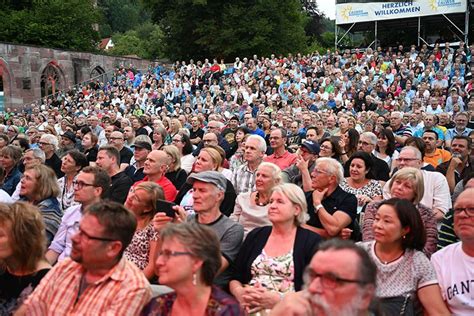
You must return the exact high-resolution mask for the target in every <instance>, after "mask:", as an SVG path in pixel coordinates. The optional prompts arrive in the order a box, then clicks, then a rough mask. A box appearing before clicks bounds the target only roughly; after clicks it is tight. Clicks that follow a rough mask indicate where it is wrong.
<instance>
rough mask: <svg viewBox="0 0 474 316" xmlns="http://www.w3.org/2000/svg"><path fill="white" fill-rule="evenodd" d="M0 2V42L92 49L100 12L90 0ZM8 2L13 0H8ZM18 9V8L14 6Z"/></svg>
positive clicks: (94, 46)
mask: <svg viewBox="0 0 474 316" xmlns="http://www.w3.org/2000/svg"><path fill="white" fill-rule="evenodd" d="M7 2H8V1H4V2H2V8H1V10H0V21H2V27H1V28H0V41H7V42H13V43H22V44H33V45H40V46H47V47H54V48H64V49H72V50H86V51H93V50H95V49H96V45H97V43H98V40H99V34H98V32H97V31H96V30H95V29H94V25H96V23H98V22H99V20H100V14H99V12H98V11H97V10H96V9H95V8H94V6H93V3H92V0H69V1H62V0H43V1H23V3H22V4H21V5H19V6H18V5H17V6H12V5H8V4H7ZM11 2H12V3H13V2H15V1H11ZM18 8H19V9H18Z"/></svg>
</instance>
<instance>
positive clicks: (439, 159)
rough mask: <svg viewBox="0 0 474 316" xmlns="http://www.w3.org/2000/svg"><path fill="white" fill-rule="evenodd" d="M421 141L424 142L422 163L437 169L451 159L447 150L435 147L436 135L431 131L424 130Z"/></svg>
mask: <svg viewBox="0 0 474 316" xmlns="http://www.w3.org/2000/svg"><path fill="white" fill-rule="evenodd" d="M422 139H423V141H424V142H425V155H424V157H423V162H425V163H427V164H430V165H432V166H433V167H435V168H436V167H438V165H440V164H442V163H443V162H446V161H448V160H450V159H451V153H450V152H449V151H447V150H444V149H442V148H438V147H437V143H438V134H437V133H436V132H435V131H433V130H430V129H428V130H425V131H424V132H423V135H422Z"/></svg>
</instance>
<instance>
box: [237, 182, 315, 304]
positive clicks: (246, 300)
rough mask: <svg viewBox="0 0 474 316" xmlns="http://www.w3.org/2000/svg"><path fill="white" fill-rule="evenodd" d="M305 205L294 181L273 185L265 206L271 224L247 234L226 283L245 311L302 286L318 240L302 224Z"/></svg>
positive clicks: (304, 219) (303, 195) (275, 302)
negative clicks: (231, 275) (305, 270)
mask: <svg viewBox="0 0 474 316" xmlns="http://www.w3.org/2000/svg"><path fill="white" fill-rule="evenodd" d="M307 208H308V206H307V203H306V198H305V194H304V192H303V190H302V189H301V188H300V187H298V186H297V185H296V184H292V183H285V184H280V185H278V186H276V187H274V188H273V190H272V195H271V198H270V200H269V207H268V219H269V220H270V222H271V225H267V226H264V227H259V228H255V229H254V230H252V231H251V232H250V233H249V234H248V235H247V238H246V239H245V241H244V243H243V245H242V247H241V248H240V251H239V254H238V255H237V259H236V260H235V264H234V266H235V272H234V275H233V277H232V281H230V284H229V286H230V292H231V293H232V294H233V295H234V296H235V297H236V298H237V300H238V301H239V302H240V304H241V305H242V306H243V307H244V308H245V309H246V310H247V312H249V313H255V312H258V311H262V310H263V311H265V310H269V309H272V308H273V306H275V305H276V304H277V303H278V302H279V301H280V300H281V299H282V297H283V296H285V295H286V294H288V293H291V292H295V291H300V290H302V286H303V271H304V269H305V268H306V266H307V265H308V264H309V262H310V261H311V258H312V257H313V254H314V253H315V252H316V250H317V247H318V245H319V242H320V240H321V237H320V236H319V235H318V234H316V233H314V232H312V231H310V230H307V229H305V228H302V227H301V225H302V224H304V223H305V222H306V219H307Z"/></svg>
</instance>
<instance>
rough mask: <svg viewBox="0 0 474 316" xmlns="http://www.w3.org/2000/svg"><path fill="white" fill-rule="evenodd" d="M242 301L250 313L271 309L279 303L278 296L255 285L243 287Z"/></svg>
mask: <svg viewBox="0 0 474 316" xmlns="http://www.w3.org/2000/svg"><path fill="white" fill-rule="evenodd" d="M242 300H243V301H244V302H245V303H244V304H245V305H247V306H248V307H249V308H250V312H256V311H259V310H262V309H271V308H273V306H275V305H276V304H277V303H278V302H279V301H280V295H279V294H278V293H277V292H273V291H269V290H268V289H266V288H264V287H262V286H261V285H259V284H256V285H255V286H246V287H244V291H243V294H242Z"/></svg>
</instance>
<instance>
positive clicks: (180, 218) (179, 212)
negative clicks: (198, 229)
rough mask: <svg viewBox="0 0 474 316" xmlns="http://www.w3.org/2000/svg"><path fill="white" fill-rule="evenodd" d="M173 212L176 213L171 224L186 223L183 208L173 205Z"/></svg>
mask: <svg viewBox="0 0 474 316" xmlns="http://www.w3.org/2000/svg"><path fill="white" fill-rule="evenodd" d="M173 210H175V212H176V216H175V218H174V219H173V222H175V223H184V222H185V221H186V217H187V216H188V214H187V213H186V210H185V209H184V207H182V206H180V205H175V206H173Z"/></svg>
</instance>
